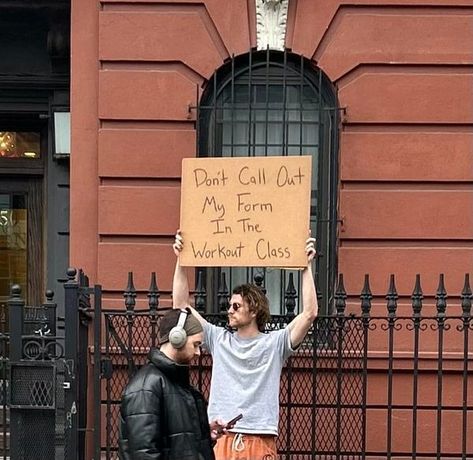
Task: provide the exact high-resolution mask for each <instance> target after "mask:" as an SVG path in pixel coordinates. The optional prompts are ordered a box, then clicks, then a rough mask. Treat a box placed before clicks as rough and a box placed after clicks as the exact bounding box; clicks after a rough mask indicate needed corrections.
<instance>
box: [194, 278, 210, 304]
mask: <svg viewBox="0 0 473 460" xmlns="http://www.w3.org/2000/svg"><path fill="white" fill-rule="evenodd" d="M194 300H195V309H196V310H197V311H198V312H199V313H204V312H205V307H206V305H207V291H206V290H205V286H204V271H203V270H202V269H201V270H199V271H198V272H197V283H196V287H195V294H194Z"/></svg>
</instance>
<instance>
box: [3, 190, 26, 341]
mask: <svg viewBox="0 0 473 460" xmlns="http://www.w3.org/2000/svg"><path fill="white" fill-rule="evenodd" d="M26 237H27V210H26V197H25V195H21V194H0V332H4V331H6V330H7V329H8V312H7V305H6V303H7V300H8V298H9V296H10V287H11V285H12V284H19V285H20V286H21V291H22V295H23V297H26V294H27V292H26V289H27V243H26V242H27V238H26Z"/></svg>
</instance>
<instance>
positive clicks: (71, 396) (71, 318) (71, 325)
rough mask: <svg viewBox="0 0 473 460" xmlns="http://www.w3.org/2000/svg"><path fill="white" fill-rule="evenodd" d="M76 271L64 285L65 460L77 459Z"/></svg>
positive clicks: (72, 272)
mask: <svg viewBox="0 0 473 460" xmlns="http://www.w3.org/2000/svg"><path fill="white" fill-rule="evenodd" d="M76 275H77V271H76V269H75V268H69V269H68V270H67V282H66V283H65V284H64V290H65V292H64V310H65V321H64V322H65V324H64V326H65V347H64V348H65V353H64V354H65V359H66V363H67V366H66V373H65V377H64V379H65V385H66V394H65V396H64V402H65V404H64V410H65V413H66V423H65V428H66V429H65V431H66V432H65V449H64V458H65V460H77V459H78V458H79V455H78V454H79V445H78V430H77V427H78V424H77V421H78V417H77V404H78V401H77V391H78V385H77V379H76V372H75V370H76V366H77V358H78V340H77V338H78V337H77V335H78V330H79V312H78V283H77V281H76Z"/></svg>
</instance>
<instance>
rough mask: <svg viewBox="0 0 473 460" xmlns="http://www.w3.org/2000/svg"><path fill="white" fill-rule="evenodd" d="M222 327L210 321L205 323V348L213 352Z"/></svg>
mask: <svg viewBox="0 0 473 460" xmlns="http://www.w3.org/2000/svg"><path fill="white" fill-rule="evenodd" d="M221 330H222V328H221V327H218V326H215V325H214V324H210V323H209V322H208V321H206V322H205V323H204V343H203V346H204V348H205V349H206V350H207V351H208V352H209V353H210V354H213V352H214V349H215V343H216V342H217V337H218V335H219V333H220V332H221Z"/></svg>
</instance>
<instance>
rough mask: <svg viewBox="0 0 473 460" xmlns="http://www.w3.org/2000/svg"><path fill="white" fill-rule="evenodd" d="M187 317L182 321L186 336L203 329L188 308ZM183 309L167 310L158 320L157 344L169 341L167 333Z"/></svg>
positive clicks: (175, 324) (177, 320) (176, 321)
mask: <svg viewBox="0 0 473 460" xmlns="http://www.w3.org/2000/svg"><path fill="white" fill-rule="evenodd" d="M186 310H187V318H186V322H185V323H184V330H185V331H186V334H187V337H189V336H191V335H195V334H199V333H200V332H202V331H203V330H204V329H203V328H202V325H201V324H200V322H199V320H198V319H197V318H196V317H195V316H194V315H193V314H192V312H191V310H190V308H186ZM182 311H183V310H179V309H174V310H171V311H168V312H167V313H166V314H165V315H163V317H162V318H161V320H160V322H159V332H158V341H159V344H160V345H162V344H163V343H166V342H169V333H170V332H171V329H172V328H173V327H176V326H177V323H178V322H179V316H180V315H181V312H182Z"/></svg>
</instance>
